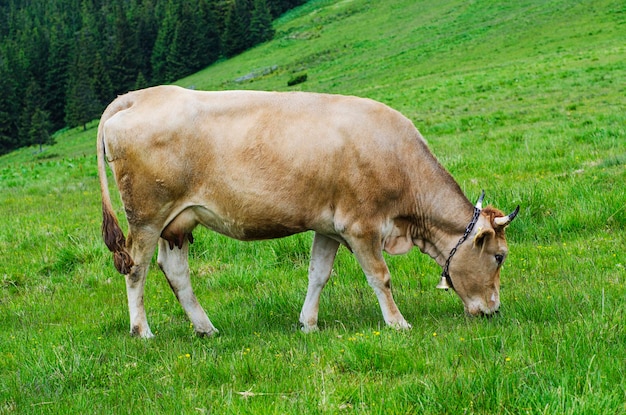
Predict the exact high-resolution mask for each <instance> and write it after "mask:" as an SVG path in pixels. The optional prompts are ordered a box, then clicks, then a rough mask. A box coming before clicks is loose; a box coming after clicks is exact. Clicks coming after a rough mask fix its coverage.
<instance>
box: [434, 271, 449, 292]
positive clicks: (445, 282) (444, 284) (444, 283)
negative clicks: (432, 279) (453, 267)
mask: <svg viewBox="0 0 626 415" xmlns="http://www.w3.org/2000/svg"><path fill="white" fill-rule="evenodd" d="M437 288H439V289H440V290H448V289H449V288H450V285H448V280H447V279H446V277H444V276H443V275H442V276H441V281H439V284H437Z"/></svg>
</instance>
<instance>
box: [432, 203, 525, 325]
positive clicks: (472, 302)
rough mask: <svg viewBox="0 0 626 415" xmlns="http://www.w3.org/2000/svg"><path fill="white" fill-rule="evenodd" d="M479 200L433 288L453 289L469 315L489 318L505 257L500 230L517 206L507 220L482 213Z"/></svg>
mask: <svg viewBox="0 0 626 415" xmlns="http://www.w3.org/2000/svg"><path fill="white" fill-rule="evenodd" d="M482 197H483V196H481V198H480V199H479V201H478V203H477V204H476V207H475V210H474V218H473V219H472V222H471V223H470V224H469V225H468V227H467V229H466V232H465V234H464V235H463V237H462V238H461V239H460V240H459V242H458V243H457V246H456V249H453V250H452V252H451V254H450V256H449V257H448V260H447V262H446V265H445V266H444V271H443V274H442V277H441V282H440V283H439V285H437V288H443V289H448V288H452V289H454V291H456V293H457V294H458V295H459V297H461V299H462V300H463V303H464V304H465V310H466V311H467V313H469V314H471V315H481V314H492V313H495V312H497V311H498V309H499V308H500V268H501V267H502V264H503V263H504V261H505V259H506V256H507V253H508V248H507V244H506V238H505V235H504V230H505V228H506V227H507V226H508V225H509V224H510V223H511V221H512V220H513V219H514V218H515V216H516V215H517V213H518V212H519V206H518V207H517V208H516V209H515V211H513V212H512V213H511V214H509V215H507V216H505V215H504V214H503V213H502V212H501V211H499V210H497V209H495V208H492V207H486V208H485V209H482Z"/></svg>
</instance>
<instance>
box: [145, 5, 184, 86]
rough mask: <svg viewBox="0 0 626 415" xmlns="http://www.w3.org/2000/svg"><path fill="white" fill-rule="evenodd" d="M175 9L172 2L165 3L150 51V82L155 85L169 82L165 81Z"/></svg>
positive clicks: (176, 6)
mask: <svg viewBox="0 0 626 415" xmlns="http://www.w3.org/2000/svg"><path fill="white" fill-rule="evenodd" d="M177 8H178V5H177V3H176V2H174V1H173V0H169V1H168V2H167V3H166V5H165V10H164V12H163V20H162V21H161V26H160V27H159V33H158V35H157V38H156V41H155V43H154V49H153V50H152V56H151V62H152V80H153V82H154V83H157V84H160V83H164V82H167V81H169V79H167V57H168V55H169V54H170V45H171V44H172V41H173V39H174V35H175V31H176V16H177Z"/></svg>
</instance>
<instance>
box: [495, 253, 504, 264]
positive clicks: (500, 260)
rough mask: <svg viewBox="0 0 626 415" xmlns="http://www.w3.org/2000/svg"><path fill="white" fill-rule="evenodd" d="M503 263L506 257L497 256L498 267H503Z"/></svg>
mask: <svg viewBox="0 0 626 415" xmlns="http://www.w3.org/2000/svg"><path fill="white" fill-rule="evenodd" d="M502 261H504V255H502V254H496V262H497V263H498V265H502Z"/></svg>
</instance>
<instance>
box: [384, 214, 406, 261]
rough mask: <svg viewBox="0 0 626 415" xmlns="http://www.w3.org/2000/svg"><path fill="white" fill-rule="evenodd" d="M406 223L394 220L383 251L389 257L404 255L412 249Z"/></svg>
mask: <svg viewBox="0 0 626 415" xmlns="http://www.w3.org/2000/svg"><path fill="white" fill-rule="evenodd" d="M409 230H410V227H409V223H408V222H407V221H403V220H396V221H394V224H393V230H392V231H391V234H390V235H389V236H388V237H387V238H386V239H385V242H384V244H383V249H384V250H385V252H387V253H388V254H391V255H402V254H406V253H407V252H409V251H410V250H411V248H413V238H412V237H411V235H410V232H409Z"/></svg>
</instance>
